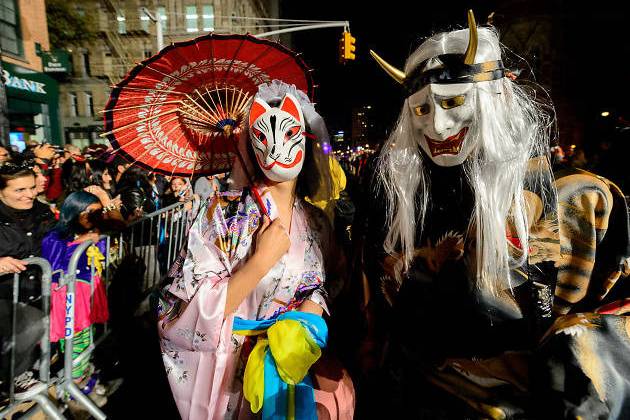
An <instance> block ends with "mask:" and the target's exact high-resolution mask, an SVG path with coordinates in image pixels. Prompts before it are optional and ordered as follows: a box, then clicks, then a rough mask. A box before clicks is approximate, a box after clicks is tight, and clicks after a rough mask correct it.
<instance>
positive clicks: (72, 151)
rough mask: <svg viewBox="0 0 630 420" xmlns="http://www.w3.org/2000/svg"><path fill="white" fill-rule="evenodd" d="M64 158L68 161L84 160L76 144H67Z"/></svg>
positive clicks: (64, 148)
mask: <svg viewBox="0 0 630 420" xmlns="http://www.w3.org/2000/svg"><path fill="white" fill-rule="evenodd" d="M63 150H64V157H65V159H66V160H83V156H82V155H81V149H79V147H78V146H76V145H74V144H70V143H68V144H66V145H65V146H63Z"/></svg>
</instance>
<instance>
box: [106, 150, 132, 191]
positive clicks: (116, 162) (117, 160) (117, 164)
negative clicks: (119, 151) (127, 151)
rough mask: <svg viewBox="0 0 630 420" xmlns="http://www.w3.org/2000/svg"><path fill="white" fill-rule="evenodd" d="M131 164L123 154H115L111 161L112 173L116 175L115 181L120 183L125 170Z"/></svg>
mask: <svg viewBox="0 0 630 420" xmlns="http://www.w3.org/2000/svg"><path fill="white" fill-rule="evenodd" d="M130 166H131V164H130V163H129V162H127V161H126V160H125V159H124V158H123V157H122V156H120V155H114V156H113V157H112V158H111V160H110V162H109V168H110V173H111V174H112V176H113V177H114V183H115V184H116V185H118V184H119V183H120V180H121V178H122V176H123V174H124V173H125V171H126V170H127V169H128V168H129V167H130Z"/></svg>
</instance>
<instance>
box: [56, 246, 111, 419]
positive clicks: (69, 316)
mask: <svg viewBox="0 0 630 420" xmlns="http://www.w3.org/2000/svg"><path fill="white" fill-rule="evenodd" d="M102 239H105V240H106V241H107V252H106V253H105V264H104V266H105V271H104V276H105V277H104V278H103V281H105V282H106V284H107V267H108V266H109V237H108V236H105V235H102V236H101V237H100V238H99V241H100V240H102ZM92 245H96V243H95V242H93V241H92V240H87V241H85V242H82V243H81V244H80V245H79V246H77V248H76V249H75V250H74V252H73V253H72V256H71V257H70V262H69V263H68V269H67V270H66V274H65V275H63V276H62V277H61V278H60V280H59V285H58V287H60V288H61V287H63V286H66V299H65V302H66V316H65V328H64V330H65V333H64V336H65V348H64V368H63V370H62V371H61V372H60V374H59V376H60V383H59V386H58V395H60V396H61V397H62V398H63V397H65V395H64V393H66V392H67V393H68V394H69V395H70V396H72V398H74V399H75V400H76V401H77V402H78V403H79V404H80V405H82V406H83V407H84V408H86V409H87V410H88V412H89V413H90V414H91V415H92V416H93V417H94V418H96V419H97V420H103V419H105V418H106V415H105V413H103V411H101V409H100V408H98V406H97V405H96V404H94V402H93V401H92V400H91V399H90V398H89V397H88V396H87V395H85V394H84V393H83V392H82V391H81V389H79V387H78V386H77V384H76V383H75V382H74V380H73V378H72V368H73V366H77V365H79V364H80V363H81V362H82V361H83V360H84V359H85V358H87V357H90V355H91V354H92V352H93V351H94V349H95V348H96V346H97V345H98V344H99V343H100V342H101V340H103V339H104V338H105V337H106V335H107V328H106V329H105V333H104V334H103V335H102V336H101V337H100V338H99V340H97V341H96V342H94V340H93V339H92V340H91V344H90V346H88V348H87V349H86V350H85V351H84V352H83V353H81V355H80V356H79V357H77V358H76V359H74V360H73V359H72V348H73V337H74V324H75V304H76V301H75V289H76V280H77V265H78V263H79V258H80V257H81V255H83V253H85V252H86V251H87V249H88V248H89V247H90V246H92ZM90 272H91V276H90V277H91V279H92V281H91V282H90V285H91V292H92V293H91V296H92V299H93V297H94V273H95V266H94V261H92V262H91V264H90Z"/></svg>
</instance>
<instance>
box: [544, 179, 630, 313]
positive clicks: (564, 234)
mask: <svg viewBox="0 0 630 420" xmlns="http://www.w3.org/2000/svg"><path fill="white" fill-rule="evenodd" d="M556 188H557V191H558V220H559V230H560V258H559V260H558V261H557V263H556V264H557V266H558V279H557V284H556V292H555V300H554V313H555V314H556V315H562V314H567V313H570V312H583V311H592V310H594V309H595V308H596V307H597V306H599V305H600V304H601V303H600V302H601V301H602V300H603V299H604V298H605V297H606V295H607V294H608V292H609V291H610V290H611V289H612V287H613V286H614V285H615V283H616V281H617V280H618V279H619V277H620V276H621V274H622V267H621V265H622V264H621V263H622V261H621V259H622V258H623V256H622V255H621V254H623V249H622V250H621V251H619V248H624V246H623V244H620V243H615V244H614V245H615V247H616V249H610V248H611V247H610V246H605V245H606V244H605V243H603V241H604V238H606V237H610V236H612V235H621V234H623V231H624V230H625V231H626V238H627V229H628V228H627V216H625V214H624V213H625V211H623V210H622V211H621V214H620V215H619V216H620V217H616V218H615V221H616V223H618V224H619V225H618V226H615V227H614V230H615V232H611V234H610V235H607V232H608V230H609V228H610V227H611V226H609V225H610V223H611V220H612V219H611V212H612V211H613V208H614V207H625V206H624V204H625V203H623V194H622V193H621V190H619V188H618V187H617V186H616V185H614V184H613V183H612V182H610V181H609V180H607V179H605V178H603V177H599V176H597V175H594V174H591V173H589V172H586V171H582V170H579V169H565V170H563V171H560V172H558V174H557V177H556ZM624 216H625V217H624ZM624 221H625V226H623V224H624ZM609 242H610V241H609ZM614 254H619V258H617V259H616V258H615V255H614ZM596 262H597V263H596Z"/></svg>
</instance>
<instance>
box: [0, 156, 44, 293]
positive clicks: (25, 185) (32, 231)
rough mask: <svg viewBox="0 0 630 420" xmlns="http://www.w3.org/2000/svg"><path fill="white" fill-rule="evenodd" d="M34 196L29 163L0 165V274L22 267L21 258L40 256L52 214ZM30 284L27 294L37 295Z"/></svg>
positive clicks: (32, 176)
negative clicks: (29, 290)
mask: <svg viewBox="0 0 630 420" xmlns="http://www.w3.org/2000/svg"><path fill="white" fill-rule="evenodd" d="M36 197H37V182H36V177H35V173H34V172H33V170H32V169H31V168H30V166H29V165H26V164H19V165H18V164H14V163H5V164H4V165H2V167H0V256H1V257H0V274H6V273H18V272H22V271H24V270H25V269H26V266H25V265H24V264H23V263H22V261H20V260H21V259H23V258H28V257H36V256H39V255H40V251H41V241H42V238H43V237H44V235H45V234H46V233H47V232H48V230H49V229H50V228H51V227H52V225H53V224H54V216H53V214H52V213H51V211H50V209H49V207H48V206H47V205H45V204H43V203H40V202H39V201H37V200H36V199H35V198H36ZM23 283H25V287H26V284H28V282H23ZM33 286H34V287H33V288H32V293H30V295H31V296H38V295H39V287H38V286H37V285H33Z"/></svg>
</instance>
